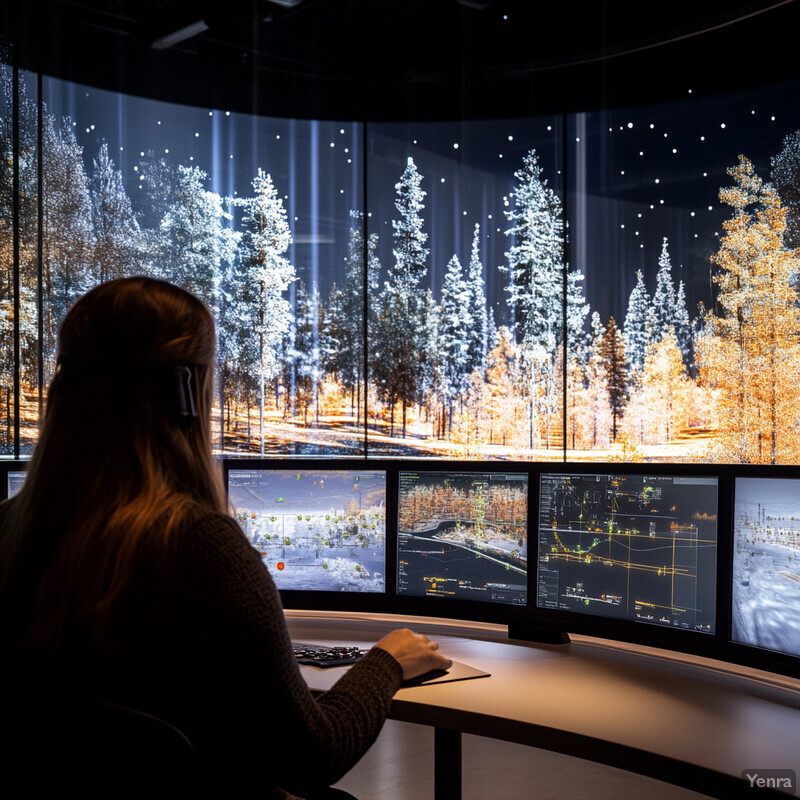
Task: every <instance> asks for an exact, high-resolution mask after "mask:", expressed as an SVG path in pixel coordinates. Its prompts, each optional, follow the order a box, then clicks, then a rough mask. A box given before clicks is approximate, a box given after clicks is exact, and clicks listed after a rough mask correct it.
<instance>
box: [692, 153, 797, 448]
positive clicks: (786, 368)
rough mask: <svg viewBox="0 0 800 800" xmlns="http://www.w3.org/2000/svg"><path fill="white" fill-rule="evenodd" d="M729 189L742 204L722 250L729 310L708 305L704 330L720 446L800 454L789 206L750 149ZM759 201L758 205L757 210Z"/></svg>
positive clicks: (701, 348) (723, 295)
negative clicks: (759, 170) (787, 240)
mask: <svg viewBox="0 0 800 800" xmlns="http://www.w3.org/2000/svg"><path fill="white" fill-rule="evenodd" d="M728 174H729V175H730V176H731V177H732V178H733V181H734V186H732V187H729V188H725V189H721V190H720V200H721V201H722V202H724V203H726V204H728V205H730V206H731V207H732V208H733V212H734V214H733V217H732V218H731V219H729V220H727V221H726V222H725V223H723V227H724V229H725V236H724V237H723V238H722V241H721V243H720V249H719V251H718V252H717V253H715V254H714V255H713V256H712V261H713V262H714V263H715V264H717V266H718V267H719V272H718V273H717V274H716V275H715V276H714V281H715V283H716V284H717V286H718V287H719V288H718V297H717V304H718V306H719V308H720V312H721V313H720V314H719V315H718V316H717V315H715V314H714V313H713V312H711V311H709V312H707V313H706V314H705V317H704V320H703V325H704V330H703V335H702V336H700V337H699V338H698V342H697V346H698V366H699V368H700V377H701V379H702V380H703V382H704V384H705V385H706V386H707V387H710V388H713V389H715V390H717V394H718V424H719V437H718V442H717V446H716V448H715V451H714V453H713V455H715V456H716V457H718V458H720V459H721V460H730V461H738V462H755V463H773V464H775V463H781V462H793V461H796V460H797V459H798V457H800V435H799V434H800V432H799V431H798V400H799V399H800V389H799V388H798V380H797V376H798V374H800V352H799V347H800V346H799V345H798V335H800V308H799V307H798V297H797V288H796V279H797V274H798V269H800V264H798V252H797V251H796V250H790V249H788V248H787V247H786V246H785V243H784V235H785V231H786V209H785V208H783V207H782V206H781V203H780V198H779V197H778V195H777V194H776V193H775V191H774V190H773V189H772V188H771V187H770V186H769V185H765V184H763V183H762V181H761V179H760V178H759V177H758V176H757V175H756V173H755V170H754V168H753V165H752V163H751V162H750V161H749V160H748V159H747V158H745V157H744V156H740V157H739V163H738V165H736V166H734V167H731V168H730V169H729V170H728ZM751 208H752V210H748V209H751Z"/></svg>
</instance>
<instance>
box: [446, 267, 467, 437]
mask: <svg viewBox="0 0 800 800" xmlns="http://www.w3.org/2000/svg"><path fill="white" fill-rule="evenodd" d="M470 288H471V287H469V286H468V285H467V284H466V282H465V281H464V278H463V272H462V268H461V263H460V262H459V260H458V256H455V255H454V256H453V257H452V258H451V259H450V261H449V262H448V264H447V272H446V273H445V277H444V284H443V286H442V299H441V302H440V304H439V340H438V347H437V351H438V353H439V357H440V359H441V386H442V388H441V394H442V401H443V404H444V405H445V406H446V412H447V434H448V436H449V435H450V432H451V430H452V424H453V406H454V405H455V402H456V399H457V398H458V397H459V395H461V394H462V393H463V392H464V391H465V390H466V379H467V375H468V374H469V373H468V372H467V357H468V347H469V342H470V338H469V331H470V328H471V323H472V320H471V319H470V318H469V317H468V314H469V311H470V309H469V300H470Z"/></svg>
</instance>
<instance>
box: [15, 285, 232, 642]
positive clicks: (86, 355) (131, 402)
mask: <svg viewBox="0 0 800 800" xmlns="http://www.w3.org/2000/svg"><path fill="white" fill-rule="evenodd" d="M214 345H215V336H214V321H213V319H212V317H211V315H210V313H209V312H208V310H207V309H206V307H205V306H204V305H203V304H202V303H201V302H200V301H199V300H197V298H195V297H193V296H192V295H191V294H189V293H188V292H185V291H184V290H182V289H179V288H177V287H175V286H172V285H171V284H168V283H166V282H164V281H159V280H155V279H152V278H144V277H140V278H121V279H119V280H115V281H110V282H109V283H105V284H103V285H101V286H98V287H97V288H95V289H93V290H92V291H90V292H89V293H88V294H86V295H85V296H84V297H83V298H82V299H80V300H79V301H78V302H77V303H76V304H75V306H74V307H73V308H72V309H71V310H70V312H69V313H68V314H67V316H66V318H65V319H64V322H63V323H62V326H61V329H60V331H59V363H60V366H59V368H58V371H57V372H56V374H55V377H54V378H53V381H52V384H51V386H50V389H49V392H48V398H47V410H46V413H45V416H44V420H43V425H42V429H41V435H40V437H39V441H38V444H37V445H36V448H35V450H34V453H33V456H32V458H31V461H30V464H29V467H28V470H27V476H26V479H25V483H24V485H23V487H22V488H21V490H20V492H19V493H18V495H17V496H16V497H15V498H14V499H13V500H11V501H10V502H9V505H8V512H7V519H6V524H5V525H4V535H3V537H2V539H1V540H0V598H2V603H3V606H4V608H3V616H5V617H6V620H13V621H14V622H16V624H17V625H19V626H20V630H19V634H20V638H21V639H24V640H25V641H24V642H23V641H20V642H19V643H20V644H21V645H26V646H33V647H35V648H38V649H43V650H45V651H50V652H54V651H56V650H57V649H58V648H59V645H60V640H61V636H62V631H63V628H64V623H65V620H66V618H67V616H68V615H69V616H70V618H72V619H74V620H75V621H77V622H78V623H79V624H80V625H81V627H82V628H84V629H86V630H89V631H92V632H94V633H95V634H97V635H101V634H102V627H103V624H104V622H105V620H106V617H107V613H108V610H109V608H110V607H111V606H112V604H113V603H114V600H115V599H116V598H117V597H118V596H119V594H120V592H121V591H122V590H123V589H124V588H125V587H126V586H127V585H128V584H129V582H130V581H131V580H132V578H133V567H134V559H133V555H134V553H135V551H136V548H137V544H138V543H139V542H140V541H141V539H142V537H145V536H156V537H161V539H163V541H164V542H165V543H166V542H168V541H169V539H170V537H171V536H173V535H175V534H176V533H177V532H178V531H179V529H180V528H181V527H182V526H185V525H186V524H187V522H188V519H190V518H192V517H193V516H194V515H196V514H198V513H200V512H202V511H208V510H212V511H219V512H222V513H225V510H226V504H225V496H224V490H223V487H222V480H221V475H220V471H219V469H218V467H217V465H216V463H215V461H214V459H213V457H212V455H211V448H210V433H209V419H210V406H211V398H212V391H213V364H214ZM176 365H186V366H189V367H190V369H191V371H192V372H193V378H194V384H195V387H196V407H197V417H196V418H194V419H191V420H190V421H188V422H181V421H180V420H179V419H178V416H177V412H176V405H177V388H176V378H175V370H174V367H175V366H176ZM12 627H16V625H14V623H13V622H12Z"/></svg>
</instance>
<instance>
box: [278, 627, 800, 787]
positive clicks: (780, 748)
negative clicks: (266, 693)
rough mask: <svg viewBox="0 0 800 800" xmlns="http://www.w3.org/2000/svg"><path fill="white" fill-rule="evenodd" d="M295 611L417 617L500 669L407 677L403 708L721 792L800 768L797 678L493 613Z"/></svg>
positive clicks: (372, 635)
mask: <svg viewBox="0 0 800 800" xmlns="http://www.w3.org/2000/svg"><path fill="white" fill-rule="evenodd" d="M287 616H288V623H289V629H290V632H291V633H292V636H293V638H305V639H308V638H309V636H313V638H314V641H321V640H323V638H327V639H328V640H330V641H345V640H346V641H347V642H348V643H358V644H363V645H367V646H368V645H369V644H371V643H373V642H374V641H377V640H378V639H379V638H380V636H382V635H383V634H384V633H385V632H387V631H388V630H390V629H391V628H393V627H398V626H399V625H408V626H410V627H412V628H415V629H417V630H420V631H422V632H424V633H426V634H427V635H429V636H432V637H433V638H436V639H437V640H438V641H439V642H440V649H441V651H442V652H443V653H444V654H445V655H447V656H448V657H449V658H452V659H454V660H458V661H462V662H465V663H467V664H470V665H472V666H474V667H476V668H478V669H482V670H485V671H486V672H489V673H491V677H489V678H487V679H484V680H479V681H461V682H453V683H444V684H439V685H432V686H419V687H413V688H404V689H400V690H399V691H398V693H397V694H396V696H395V700H394V702H393V705H392V711H391V714H390V716H391V717H392V718H393V719H400V720H404V721H408V722H416V723H421V724H427V725H433V726H435V727H436V728H437V729H439V728H445V729H448V730H452V731H460V732H463V733H472V734H477V735H482V736H490V737H493V738H497V739H503V740H506V741H514V742H518V743H521V744H528V745H532V746H536V747H541V748H545V749H550V750H554V751H557V752H562V753H566V754H568V755H573V756H577V757H580V758H586V759H589V760H594V761H600V762H602V763H606V764H608V765H610V766H615V767H619V768H621V769H626V770H629V771H634V772H638V773H640V774H643V775H648V776H650V777H653V778H657V779H660V780H665V781H668V782H671V783H674V784H677V785H681V786H685V787H687V788H691V789H694V790H696V791H701V792H704V793H706V794H709V795H711V796H715V797H725V798H730V797H735V796H736V795H737V793H739V792H742V791H743V790H744V789H747V788H748V787H747V786H746V784H745V783H744V779H743V777H742V776H743V773H744V772H745V771H747V770H751V771H752V770H761V771H763V770H787V769H788V770H794V772H795V773H796V774H797V773H800V751H798V749H797V746H796V742H797V739H798V734H800V681H798V680H795V679H791V678H786V677H784V676H775V675H772V674H770V673H766V672H760V671H757V670H750V669H746V668H739V667H736V666H732V665H730V664H725V663H721V662H716V661H712V660H711V659H702V658H696V657H689V656H686V655H683V654H674V653H671V652H668V651H659V650H656V649H654V648H646V647H638V646H631V645H621V644H618V643H610V642H605V641H604V640H598V639H592V638H590V637H575V638H574V639H573V641H572V642H571V643H569V644H566V645H534V644H530V643H522V642H512V641H509V640H506V641H502V640H501V635H502V634H501V631H500V628H499V626H492V625H487V626H478V625H474V624H469V625H464V626H463V627H462V626H459V624H458V623H452V622H451V623H449V624H448V623H446V624H441V622H440V621H436V622H433V623H432V622H431V621H430V620H426V619H413V620H409V619H408V618H391V617H388V616H379V615H373V616H372V617H370V615H362V616H359V617H356V616H349V617H348V616H345V615H341V616H339V617H338V618H337V617H336V616H335V615H330V616H327V617H326V616H325V615H316V616H314V615H313V614H312V613H311V612H289V613H288V614H287ZM332 672H335V671H334V670H313V671H312V668H304V671H303V674H304V676H305V678H306V680H307V682H308V683H309V686H310V687H311V688H312V689H319V690H325V689H326V688H328V686H329V685H332V683H333V682H334V681H335V679H336V677H337V676H336V675H335V674H334V675H331V674H330V673H332ZM320 673H321V675H320ZM322 678H324V681H325V683H324V685H323V682H322ZM328 682H330V683H328ZM774 796H778V797H780V796H784V797H785V796H786V795H785V794H776V795H774Z"/></svg>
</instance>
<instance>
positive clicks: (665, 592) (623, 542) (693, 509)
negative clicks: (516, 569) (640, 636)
mask: <svg viewBox="0 0 800 800" xmlns="http://www.w3.org/2000/svg"><path fill="white" fill-rule="evenodd" d="M716 556H717V478H714V477H695V476H685V475H684V476H681V477H679V476H677V475H665V474H660V475H632V474H615V473H602V474H563V473H561V474H543V475H542V476H541V485H540V496H539V566H538V587H537V605H538V607H539V608H552V609H562V610H566V611H572V612H576V613H581V614H595V615H600V616H605V617H612V618H615V619H621V620H630V621H635V622H645V623H652V624H654V625H663V626H669V627H671V628H677V629H681V630H692V631H702V632H706V633H714V630H715V610H716V563H717V558H716Z"/></svg>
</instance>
